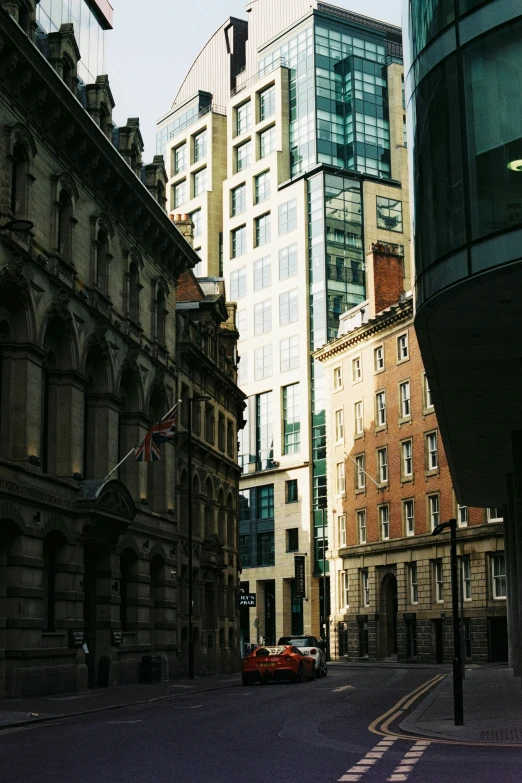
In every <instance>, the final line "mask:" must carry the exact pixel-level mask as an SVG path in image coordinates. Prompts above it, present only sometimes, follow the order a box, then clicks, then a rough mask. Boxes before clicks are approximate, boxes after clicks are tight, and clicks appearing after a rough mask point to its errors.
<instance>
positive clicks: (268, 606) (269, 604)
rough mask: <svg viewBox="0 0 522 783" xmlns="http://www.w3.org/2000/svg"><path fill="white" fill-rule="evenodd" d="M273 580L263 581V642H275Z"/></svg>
mask: <svg viewBox="0 0 522 783" xmlns="http://www.w3.org/2000/svg"><path fill="white" fill-rule="evenodd" d="M275 623H276V617H275V581H274V580H273V579H269V580H267V581H266V582H265V644H275V643H276V638H275V635H276V624H275Z"/></svg>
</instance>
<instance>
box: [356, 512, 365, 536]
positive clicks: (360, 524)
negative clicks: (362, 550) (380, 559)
mask: <svg viewBox="0 0 522 783" xmlns="http://www.w3.org/2000/svg"><path fill="white" fill-rule="evenodd" d="M357 531H358V534H359V544H366V510H365V509H362V510H361V511H358V512H357Z"/></svg>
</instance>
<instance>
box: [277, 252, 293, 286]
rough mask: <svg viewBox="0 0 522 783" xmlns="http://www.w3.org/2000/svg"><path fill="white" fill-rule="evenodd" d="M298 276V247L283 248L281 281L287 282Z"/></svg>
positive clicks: (280, 267)
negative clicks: (290, 278)
mask: <svg viewBox="0 0 522 783" xmlns="http://www.w3.org/2000/svg"><path fill="white" fill-rule="evenodd" d="M296 274H297V245H290V246H289V247H283V248H281V250H280V251H279V279H280V280H286V279H287V278H288V277H293V276H294V275H296Z"/></svg>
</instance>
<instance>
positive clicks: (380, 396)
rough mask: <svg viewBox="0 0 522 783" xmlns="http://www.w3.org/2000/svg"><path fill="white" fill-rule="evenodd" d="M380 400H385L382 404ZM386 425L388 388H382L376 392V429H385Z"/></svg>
mask: <svg viewBox="0 0 522 783" xmlns="http://www.w3.org/2000/svg"><path fill="white" fill-rule="evenodd" d="M380 402H383V404H382V405H380ZM386 426H387V415H386V389H380V390H379V391H376V392H375V429H376V430H381V429H385V428H386Z"/></svg>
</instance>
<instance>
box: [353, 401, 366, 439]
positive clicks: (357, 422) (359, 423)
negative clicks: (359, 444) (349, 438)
mask: <svg viewBox="0 0 522 783" xmlns="http://www.w3.org/2000/svg"><path fill="white" fill-rule="evenodd" d="M353 419H354V435H362V434H363V433H364V410H363V401H362V400H358V401H357V402H354V404H353Z"/></svg>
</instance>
